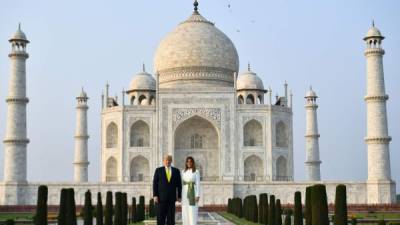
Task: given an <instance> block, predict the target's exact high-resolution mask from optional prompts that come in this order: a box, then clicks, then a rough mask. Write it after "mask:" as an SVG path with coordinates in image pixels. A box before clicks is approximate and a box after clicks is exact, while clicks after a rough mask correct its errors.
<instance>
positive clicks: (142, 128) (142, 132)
mask: <svg viewBox="0 0 400 225" xmlns="http://www.w3.org/2000/svg"><path fill="white" fill-rule="evenodd" d="M130 146H131V147H149V146H150V127H149V125H148V124H147V123H146V122H144V121H143V120H138V121H136V122H135V123H133V124H132V126H131V129H130Z"/></svg>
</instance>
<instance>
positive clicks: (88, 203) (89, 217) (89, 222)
mask: <svg viewBox="0 0 400 225" xmlns="http://www.w3.org/2000/svg"><path fill="white" fill-rule="evenodd" d="M83 224H84V225H93V206H92V193H90V190H87V191H86V192H85V205H84V206H83Z"/></svg>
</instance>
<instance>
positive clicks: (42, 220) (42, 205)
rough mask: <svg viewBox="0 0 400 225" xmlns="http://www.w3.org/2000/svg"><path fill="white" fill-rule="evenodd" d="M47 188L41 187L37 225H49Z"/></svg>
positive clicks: (37, 207) (39, 190) (39, 189)
mask: <svg viewBox="0 0 400 225" xmlns="http://www.w3.org/2000/svg"><path fill="white" fill-rule="evenodd" d="M47 193H48V189H47V186H44V185H40V186H39V188H38V198H37V206H36V215H35V225H47Z"/></svg>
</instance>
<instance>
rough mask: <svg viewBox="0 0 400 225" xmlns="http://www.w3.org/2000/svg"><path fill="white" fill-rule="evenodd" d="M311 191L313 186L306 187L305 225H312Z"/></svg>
mask: <svg viewBox="0 0 400 225" xmlns="http://www.w3.org/2000/svg"><path fill="white" fill-rule="evenodd" d="M311 192H312V186H308V187H307V188H306V201H305V202H306V205H305V213H304V215H305V221H306V224H305V225H312V210H311Z"/></svg>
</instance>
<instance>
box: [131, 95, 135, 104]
mask: <svg viewBox="0 0 400 225" xmlns="http://www.w3.org/2000/svg"><path fill="white" fill-rule="evenodd" d="M134 104H135V96H134V95H132V97H131V105H134Z"/></svg>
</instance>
